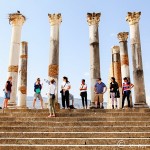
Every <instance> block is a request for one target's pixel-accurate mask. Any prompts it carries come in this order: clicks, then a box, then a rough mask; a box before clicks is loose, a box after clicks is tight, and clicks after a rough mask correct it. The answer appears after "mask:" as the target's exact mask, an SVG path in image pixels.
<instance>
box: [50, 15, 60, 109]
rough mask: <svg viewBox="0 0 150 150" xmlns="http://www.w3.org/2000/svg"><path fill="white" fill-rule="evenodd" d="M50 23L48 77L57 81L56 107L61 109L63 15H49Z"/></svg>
mask: <svg viewBox="0 0 150 150" xmlns="http://www.w3.org/2000/svg"><path fill="white" fill-rule="evenodd" d="M48 17H49V22H50V56H49V67H48V76H49V79H51V78H53V79H54V80H55V81H56V87H57V92H56V107H57V108H60V105H59V103H58V75H59V26H60V24H61V22H62V17H61V14H48Z"/></svg>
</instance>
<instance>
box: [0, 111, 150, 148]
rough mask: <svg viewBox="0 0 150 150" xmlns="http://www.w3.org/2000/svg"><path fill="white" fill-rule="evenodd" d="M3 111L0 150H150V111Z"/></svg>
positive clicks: (0, 120)
mask: <svg viewBox="0 0 150 150" xmlns="http://www.w3.org/2000/svg"><path fill="white" fill-rule="evenodd" d="M47 116H48V109H44V110H40V109H38V110H31V109H7V110H5V111H4V112H3V111H2V110H0V150H9V149H10V150H26V149H28V150H49V149H50V150H62V149H63V150H82V149H85V150H120V149H123V150H126V149H127V150H141V149H142V150H150V109H130V110H129V109H125V110H106V109H105V110H101V109H88V110H77V109H74V110H60V111H59V112H58V113H57V117H56V118H47Z"/></svg>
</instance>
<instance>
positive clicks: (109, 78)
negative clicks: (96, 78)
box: [107, 60, 114, 109]
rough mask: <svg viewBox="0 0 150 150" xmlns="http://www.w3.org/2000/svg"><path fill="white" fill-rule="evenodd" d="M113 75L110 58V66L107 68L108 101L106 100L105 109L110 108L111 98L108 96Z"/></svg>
mask: <svg viewBox="0 0 150 150" xmlns="http://www.w3.org/2000/svg"><path fill="white" fill-rule="evenodd" d="M113 76H114V69H113V64H112V60H111V64H110V68H109V75H108V86H107V87H108V101H107V109H112V100H111V98H110V90H109V87H110V82H111V77H113Z"/></svg>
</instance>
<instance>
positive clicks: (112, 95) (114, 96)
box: [110, 77, 119, 109]
mask: <svg viewBox="0 0 150 150" xmlns="http://www.w3.org/2000/svg"><path fill="white" fill-rule="evenodd" d="M118 92H119V86H118V83H117V82H116V81H115V78H114V77H111V83H110V98H111V100H112V109H114V101H115V102H116V109H117V98H118V95H117V93H118Z"/></svg>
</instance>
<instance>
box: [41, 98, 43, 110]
mask: <svg viewBox="0 0 150 150" xmlns="http://www.w3.org/2000/svg"><path fill="white" fill-rule="evenodd" d="M40 101H41V108H42V109H43V99H40Z"/></svg>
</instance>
